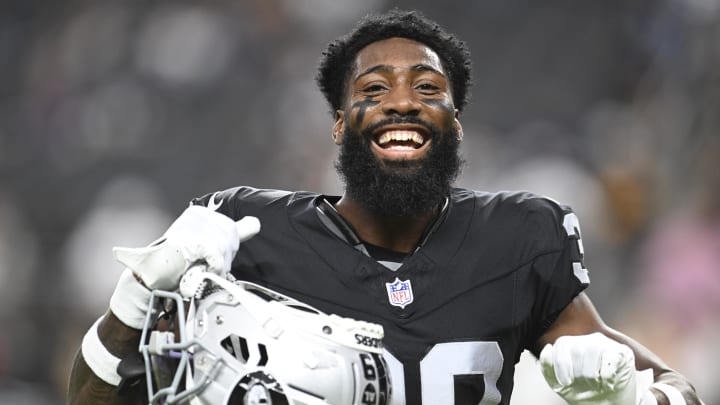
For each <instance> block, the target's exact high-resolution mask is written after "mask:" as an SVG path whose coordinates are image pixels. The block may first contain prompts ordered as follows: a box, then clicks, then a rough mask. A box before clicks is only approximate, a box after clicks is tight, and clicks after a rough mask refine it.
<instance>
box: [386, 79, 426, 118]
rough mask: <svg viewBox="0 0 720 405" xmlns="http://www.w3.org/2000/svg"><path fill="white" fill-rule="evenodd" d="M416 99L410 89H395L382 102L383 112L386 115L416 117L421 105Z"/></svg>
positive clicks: (405, 87) (404, 87)
mask: <svg viewBox="0 0 720 405" xmlns="http://www.w3.org/2000/svg"><path fill="white" fill-rule="evenodd" d="M416 97H417V95H416V94H415V93H414V92H413V89H412V88H409V87H407V86H398V87H395V88H393V89H392V91H391V92H390V93H389V94H388V95H387V97H386V98H385V100H384V101H383V105H382V107H383V112H384V113H385V114H387V115H418V114H419V113H420V109H421V108H422V105H421V103H420V100H418V99H417V98H416Z"/></svg>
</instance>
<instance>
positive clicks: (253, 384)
mask: <svg viewBox="0 0 720 405" xmlns="http://www.w3.org/2000/svg"><path fill="white" fill-rule="evenodd" d="M160 301H164V302H165V304H166V305H167V303H168V302H174V304H175V309H174V310H176V311H177V314H176V319H177V320H179V321H178V322H177V328H176V331H175V332H173V331H159V330H155V325H156V323H157V320H158V316H159V314H158V311H155V310H153V311H149V313H148V316H147V317H146V319H145V325H144V327H143V331H142V338H141V344H140V352H141V353H142V355H143V358H144V360H145V373H146V376H147V378H146V380H147V390H148V400H149V402H150V403H151V404H191V405H200V404H208V405H210V404H212V405H235V404H238V405H240V404H242V405H260V404H267V405H270V404H272V405H319V404H334V405H350V404H358V405H371V404H375V405H385V404H388V403H389V402H390V393H391V387H390V382H389V378H388V375H387V366H386V364H385V361H384V360H383V358H382V338H383V329H382V326H380V325H377V324H373V323H368V322H362V321H356V320H353V319H349V318H342V317H339V316H336V315H327V314H325V313H322V312H320V311H318V310H316V309H315V308H312V307H310V306H308V305H306V304H303V303H301V302H299V301H297V300H295V299H292V298H290V297H287V296H285V295H282V294H279V293H277V292H275V291H272V290H269V289H267V288H264V287H261V286H258V285H256V284H252V283H247V282H241V281H234V280H232V281H231V280H229V279H226V278H224V277H221V276H219V275H216V274H213V273H210V272H204V271H202V269H201V268H193V269H190V270H188V272H187V273H186V274H185V276H184V277H183V278H182V280H181V283H180V294H178V293H176V292H169V291H162V290H155V291H153V293H152V298H151V302H150V308H158V305H157V304H159V303H160ZM188 301H189V308H188V309H187V317H186V316H185V308H184V307H185V305H184V304H185V303H187V302H188ZM160 315H161V314H160ZM183 319H186V321H185V322H182V321H180V320H183ZM176 334H177V335H176ZM178 335H179V336H178ZM168 364H171V365H172V367H171V368H168V367H167V365H168ZM151 376H152V378H151Z"/></svg>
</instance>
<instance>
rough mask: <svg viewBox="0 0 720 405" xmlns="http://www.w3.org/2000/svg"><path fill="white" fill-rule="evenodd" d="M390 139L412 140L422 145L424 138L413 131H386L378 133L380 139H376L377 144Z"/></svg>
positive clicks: (384, 142) (383, 143) (382, 143)
mask: <svg viewBox="0 0 720 405" xmlns="http://www.w3.org/2000/svg"><path fill="white" fill-rule="evenodd" d="M390 141H400V142H406V141H413V142H415V143H416V144H418V145H422V144H423V142H424V139H423V137H422V135H420V134H419V133H417V132H415V131H404V130H401V131H387V132H385V133H383V134H382V135H380V139H378V144H380V145H385V144H386V143H388V142H390Z"/></svg>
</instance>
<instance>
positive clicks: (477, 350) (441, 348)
mask: <svg viewBox="0 0 720 405" xmlns="http://www.w3.org/2000/svg"><path fill="white" fill-rule="evenodd" d="M383 357H385V360H386V361H387V364H388V368H389V370H390V381H392V401H391V402H390V403H391V405H405V374H404V368H403V365H402V363H400V361H399V360H398V359H397V358H395V356H393V355H392V353H390V352H389V351H388V350H385V351H384V353H383ZM503 362H504V359H503V355H502V351H500V346H499V345H498V344H497V342H449V343H438V344H436V345H435V346H433V348H432V349H431V350H430V351H429V352H428V354H426V355H425V357H423V359H422V360H421V361H420V385H421V387H422V388H421V390H422V403H423V404H453V403H455V397H456V396H457V394H458V393H457V392H456V390H458V389H461V388H460V385H462V382H461V381H463V380H465V381H468V382H471V381H472V380H476V381H477V380H478V379H480V380H481V381H482V385H481V386H482V387H483V388H484V391H483V392H482V393H481V394H480V395H478V398H479V399H478V401H479V402H478V405H494V404H499V403H500V399H501V396H500V391H499V390H498V388H497V381H498V379H499V378H500V373H501V372H502V368H503ZM466 385H467V384H466Z"/></svg>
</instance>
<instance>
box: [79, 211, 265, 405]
mask: <svg viewBox="0 0 720 405" xmlns="http://www.w3.org/2000/svg"><path fill="white" fill-rule="evenodd" d="M258 231H259V223H258V221H257V219H255V218H246V219H243V220H241V221H238V222H235V221H233V220H231V219H230V218H228V217H226V216H225V215H222V214H220V213H217V212H214V211H213V210H211V209H209V208H207V207H202V206H192V207H189V208H188V209H186V210H185V211H184V212H183V213H182V215H180V216H179V217H178V218H177V219H176V220H175V222H173V224H172V225H171V226H170V228H168V230H167V231H166V232H165V234H164V235H163V237H162V238H160V239H158V241H156V242H154V243H153V244H151V245H150V246H148V247H145V248H139V249H120V248H116V249H115V251H114V253H115V257H116V259H118V261H120V262H121V263H123V264H124V265H125V266H127V268H126V269H125V271H124V272H123V274H122V276H121V277H120V280H119V281H118V284H117V286H116V287H115V291H114V292H113V295H112V297H111V299H110V310H109V311H108V312H107V313H106V314H105V315H104V316H103V317H101V318H100V319H99V320H98V321H97V322H96V323H95V324H94V325H93V326H92V327H91V328H90V330H88V332H87V333H86V334H85V337H84V338H83V342H82V346H81V350H80V351H79V353H78V354H77V357H76V359H75V363H74V365H73V369H72V373H71V376H70V383H69V389H68V403H69V404H72V405H90V404H130V405H135V404H145V403H147V398H146V393H147V392H146V385H145V384H137V385H136V386H132V387H124V389H123V390H122V392H119V390H118V385H119V384H120V382H121V378H120V375H119V374H118V371H117V367H118V365H119V363H120V361H121V359H123V358H125V357H126V356H128V355H130V354H133V353H137V351H138V348H139V343H140V335H141V329H142V327H143V324H144V321H145V316H146V314H147V312H148V311H149V310H150V308H149V305H150V295H151V290H153V289H162V290H170V291H172V290H175V289H177V287H178V283H179V281H180V278H181V277H182V275H183V273H185V271H187V269H188V268H190V267H191V266H193V265H195V264H198V263H202V264H203V265H204V266H205V267H206V268H207V270H208V271H211V272H214V273H218V274H220V273H224V272H227V271H229V270H230V267H231V264H232V260H233V258H234V256H235V253H236V252H237V250H238V246H239V244H240V242H241V241H243V240H246V239H248V238H250V237H252V236H253V235H255V234H256V233H257V232H258Z"/></svg>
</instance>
